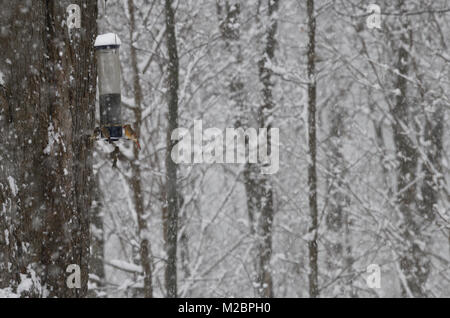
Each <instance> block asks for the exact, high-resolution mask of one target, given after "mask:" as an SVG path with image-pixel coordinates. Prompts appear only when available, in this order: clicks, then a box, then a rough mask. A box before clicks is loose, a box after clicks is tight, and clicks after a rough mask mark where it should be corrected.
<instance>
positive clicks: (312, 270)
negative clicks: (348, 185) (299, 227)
mask: <svg viewBox="0 0 450 318" xmlns="http://www.w3.org/2000/svg"><path fill="white" fill-rule="evenodd" d="M306 11H307V15H308V37H309V41H308V52H307V54H308V56H307V58H308V147H309V150H308V155H309V158H308V188H309V193H308V200H309V211H310V217H311V224H310V227H309V233H310V235H311V237H310V238H309V241H308V249H309V295H310V297H312V298H316V297H318V296H319V286H318V285H319V282H318V275H319V273H318V271H319V269H318V253H319V252H318V248H317V234H318V227H319V224H318V211H317V171H316V160H317V159H316V145H317V140H316V70H315V67H316V66H315V59H316V51H315V45H316V17H315V11H314V0H308V1H307V3H306Z"/></svg>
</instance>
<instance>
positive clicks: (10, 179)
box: [8, 176, 19, 197]
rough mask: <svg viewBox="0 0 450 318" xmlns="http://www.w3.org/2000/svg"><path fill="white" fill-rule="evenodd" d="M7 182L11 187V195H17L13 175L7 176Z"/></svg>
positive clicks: (17, 190) (17, 191)
mask: <svg viewBox="0 0 450 318" xmlns="http://www.w3.org/2000/svg"><path fill="white" fill-rule="evenodd" d="M8 182H9V187H10V188H11V191H12V195H13V197H15V196H16V195H17V193H19V189H18V188H17V184H16V180H15V179H14V178H13V177H11V176H9V177H8Z"/></svg>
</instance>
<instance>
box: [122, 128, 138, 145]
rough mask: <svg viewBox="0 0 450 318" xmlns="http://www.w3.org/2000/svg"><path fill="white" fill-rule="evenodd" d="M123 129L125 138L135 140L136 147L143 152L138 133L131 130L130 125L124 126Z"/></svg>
mask: <svg viewBox="0 0 450 318" xmlns="http://www.w3.org/2000/svg"><path fill="white" fill-rule="evenodd" d="M123 129H124V131H125V136H126V137H127V138H128V139H130V140H133V141H134V142H135V143H136V146H137V147H138V149H139V150H141V145H140V144H139V140H138V137H137V135H136V133H135V132H134V130H133V128H131V126H130V125H124V126H123Z"/></svg>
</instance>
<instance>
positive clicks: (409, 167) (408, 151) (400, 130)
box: [392, 0, 430, 297]
mask: <svg viewBox="0 0 450 318" xmlns="http://www.w3.org/2000/svg"><path fill="white" fill-rule="evenodd" d="M397 5H398V8H400V7H402V6H403V5H404V2H403V1H402V0H400V1H399V2H398V3H397ZM403 19H405V18H403ZM400 27H401V33H400V39H399V41H400V45H398V48H397V49H398V55H397V57H398V59H397V63H396V68H397V69H398V76H397V77H396V83H395V87H396V89H397V90H399V94H398V95H397V97H396V101H395V105H394V108H393V109H392V117H393V122H392V131H393V137H394V144H395V148H396V157H397V161H398V163H399V167H398V174H397V193H398V194H397V198H396V199H397V205H398V209H399V211H400V213H401V214H402V216H403V225H402V236H403V238H404V241H403V242H402V243H401V244H402V248H401V250H400V255H401V259H400V268H401V270H402V272H403V274H404V276H405V278H406V284H407V286H403V295H404V296H407V295H408V294H409V293H411V294H412V295H411V296H415V297H424V296H425V295H426V293H425V290H424V289H423V288H424V285H425V282H426V280H427V277H428V274H429V265H430V264H429V261H428V259H427V256H426V254H425V253H424V251H423V250H422V249H421V247H420V246H419V245H418V244H417V241H418V239H419V238H421V237H422V236H421V233H420V232H421V230H420V227H421V224H419V223H418V221H419V219H418V218H417V216H416V211H417V187H416V184H415V182H414V181H415V179H416V177H417V174H416V170H417V163H418V157H419V155H418V152H417V149H416V146H415V145H414V143H413V141H412V138H415V137H414V136H413V135H412V134H411V132H412V131H413V127H411V123H410V115H411V106H410V105H409V103H408V98H407V96H408V91H407V89H408V85H407V83H408V82H407V78H406V77H407V76H408V72H409V61H410V56H409V52H408V50H409V48H408V47H410V46H411V45H412V39H411V34H410V32H409V23H408V21H407V20H405V21H403V22H402V23H401V26H400Z"/></svg>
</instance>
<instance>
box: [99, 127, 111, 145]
mask: <svg viewBox="0 0 450 318" xmlns="http://www.w3.org/2000/svg"><path fill="white" fill-rule="evenodd" d="M100 129H101V130H102V134H103V137H105V138H108V142H109V143H111V135H110V134H109V129H108V128H106V127H101V128H100Z"/></svg>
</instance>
